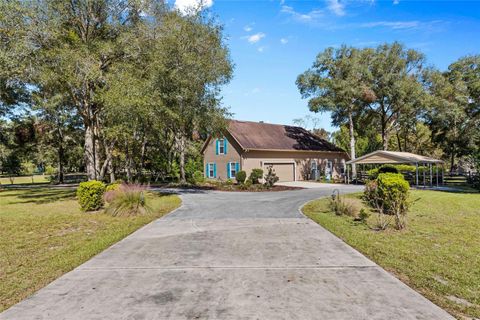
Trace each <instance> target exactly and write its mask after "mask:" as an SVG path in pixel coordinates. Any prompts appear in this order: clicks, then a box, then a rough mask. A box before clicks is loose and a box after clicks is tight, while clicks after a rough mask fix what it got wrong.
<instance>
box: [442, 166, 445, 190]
mask: <svg viewBox="0 0 480 320" xmlns="http://www.w3.org/2000/svg"><path fill="white" fill-rule="evenodd" d="M443 185H445V181H444V180H443V164H442V186H443Z"/></svg>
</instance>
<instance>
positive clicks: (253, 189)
mask: <svg viewBox="0 0 480 320" xmlns="http://www.w3.org/2000/svg"><path fill="white" fill-rule="evenodd" d="M254 186H255V187H253V186H252V187H250V188H249V189H241V188H240V186H239V185H236V184H232V185H213V184H205V185H177V184H168V185H150V187H157V188H178V189H194V190H214V191H226V192H277V191H291V190H302V189H304V188H300V187H289V186H281V185H277V186H273V187H272V188H270V189H267V188H262V187H261V185H254ZM257 186H258V187H257Z"/></svg>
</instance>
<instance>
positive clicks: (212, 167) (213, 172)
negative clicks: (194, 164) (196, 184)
mask: <svg viewBox="0 0 480 320" xmlns="http://www.w3.org/2000/svg"><path fill="white" fill-rule="evenodd" d="M216 167H217V166H216V164H215V163H207V178H215V177H216V176H217V168H216Z"/></svg>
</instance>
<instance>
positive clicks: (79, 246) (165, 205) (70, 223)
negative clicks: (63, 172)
mask: <svg viewBox="0 0 480 320" xmlns="http://www.w3.org/2000/svg"><path fill="white" fill-rule="evenodd" d="M146 198H147V200H148V203H149V206H150V207H151V208H152V210H151V212H149V213H148V214H144V215H139V216H130V217H112V216H110V215H107V214H105V213H104V212H103V210H99V211H95V212H81V211H80V208H79V205H78V203H77V200H76V199H75V189H74V188H63V189H59V188H48V187H43V188H40V187H37V188H31V189H25V188H22V189H4V190H2V189H0V207H1V211H0V235H1V237H0V311H2V310H4V309H6V308H8V307H9V306H11V305H13V304H15V303H17V302H19V301H20V300H22V299H24V298H26V297H27V296H29V295H31V294H32V293H33V292H35V291H37V290H38V289H40V288H42V287H44V286H45V285H47V284H48V283H50V282H51V281H53V280H54V279H56V278H58V277H59V276H61V275H62V274H64V273H66V272H68V271H70V270H72V269H73V268H75V267H76V266H78V265H80V264H82V263H83V262H85V261H87V260H88V259H90V258H91V257H92V256H94V255H96V254H98V253H99V252H101V251H103V250H104V249H106V248H108V247H109V246H111V245H112V244H114V243H115V242H117V241H119V240H121V239H122V238H124V237H126V236H127V235H129V234H130V233H132V232H133V231H135V230H137V229H138V228H140V227H142V226H143V225H145V224H147V223H149V222H151V221H153V220H155V219H157V218H159V217H161V216H163V215H165V214H167V213H168V212H170V211H172V210H173V209H175V208H177V207H179V206H180V204H181V201H180V198H179V197H178V196H175V195H161V194H157V193H148V194H147V196H146Z"/></svg>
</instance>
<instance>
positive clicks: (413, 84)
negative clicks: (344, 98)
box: [363, 42, 425, 150]
mask: <svg viewBox="0 0 480 320" xmlns="http://www.w3.org/2000/svg"><path fill="white" fill-rule="evenodd" d="M363 54H364V55H365V59H366V60H368V64H369V67H368V70H369V73H370V76H371V77H370V80H371V82H370V84H369V85H368V87H369V88H370V89H371V90H372V91H373V93H374V96H375V101H374V102H373V103H370V104H369V112H370V113H372V114H374V115H375V116H376V117H377V119H378V121H379V124H380V132H381V135H382V145H383V149H384V150H387V149H388V146H389V140H390V137H391V135H392V133H394V132H395V131H396V130H398V126H399V125H400V121H401V120H402V117H403V119H409V118H415V117H416V115H417V111H418V110H416V108H418V106H419V101H420V100H421V99H423V88H422V84H421V76H422V68H423V65H424V61H425V58H424V56H423V54H421V53H420V52H418V51H415V50H412V49H406V48H405V47H404V46H403V45H401V44H400V43H398V42H394V43H392V44H383V45H380V46H378V47H377V48H376V49H365V50H364V51H363Z"/></svg>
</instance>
